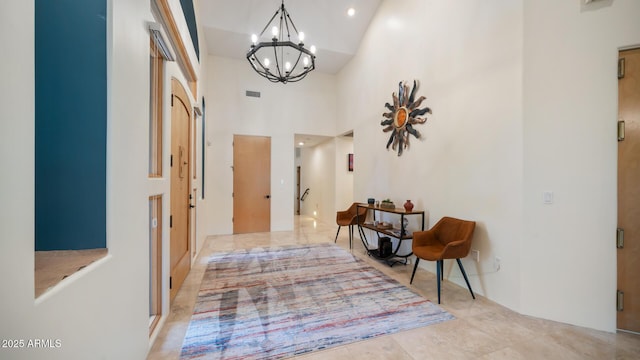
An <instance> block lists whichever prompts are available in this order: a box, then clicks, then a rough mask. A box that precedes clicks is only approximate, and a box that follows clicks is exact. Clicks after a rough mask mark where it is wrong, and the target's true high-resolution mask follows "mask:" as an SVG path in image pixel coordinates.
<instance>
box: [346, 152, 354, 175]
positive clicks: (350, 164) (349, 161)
mask: <svg viewBox="0 0 640 360" xmlns="http://www.w3.org/2000/svg"><path fill="white" fill-rule="evenodd" d="M347 169H348V170H349V171H353V154H349V155H347Z"/></svg>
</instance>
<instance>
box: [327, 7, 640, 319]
mask: <svg viewBox="0 0 640 360" xmlns="http://www.w3.org/2000/svg"><path fill="white" fill-rule="evenodd" d="M638 13H640V3H639V2H637V1H633V0H616V1H611V0H610V1H600V2H596V3H593V4H590V5H584V4H582V2H581V1H564V2H557V1H551V0H545V1H538V0H523V1H506V0H503V1H495V2H492V3H491V4H486V3H482V2H478V1H473V0H458V1H449V2H437V3H435V2H434V3H428V2H422V1H412V0H404V1H385V2H384V3H383V4H382V6H381V8H380V9H379V11H378V14H377V16H376V17H375V19H374V20H373V21H372V23H371V26H370V28H369V30H368V33H367V34H366V36H365V38H364V41H363V43H362V45H361V47H360V50H359V52H358V54H357V55H356V57H355V58H354V59H353V60H352V61H351V63H350V64H349V65H348V66H347V67H346V68H345V69H344V70H343V71H342V72H341V73H340V74H339V87H338V90H339V93H338V94H339V96H338V99H339V100H338V101H339V106H338V108H339V114H340V115H341V116H343V117H341V118H340V119H339V121H338V128H337V130H338V132H341V131H345V130H348V129H355V131H356V132H357V133H358V136H357V137H356V139H355V148H356V149H357V150H358V154H359V156H358V162H357V164H358V165H357V166H356V169H357V172H356V178H355V192H354V197H355V198H356V199H358V198H367V197H375V198H378V199H379V198H383V197H391V198H392V200H394V201H395V202H396V203H401V202H403V201H404V200H403V199H405V198H411V199H412V200H414V202H415V203H416V206H417V207H418V208H424V209H426V210H427V211H428V213H429V220H430V221H429V224H430V225H433V223H434V222H435V221H437V220H438V219H439V218H440V217H441V216H443V215H451V216H458V217H462V218H467V219H473V220H476V221H477V222H478V227H477V229H476V234H475V237H474V244H473V247H474V248H477V249H479V250H480V254H481V261H480V263H479V264H475V263H474V262H471V261H469V260H466V261H465V265H466V267H467V269H468V272H470V273H472V274H473V275H472V277H471V282H472V285H473V287H474V289H476V290H477V291H478V292H479V293H482V294H484V295H486V296H488V297H489V298H490V299H493V300H495V301H497V302H499V303H501V304H504V305H506V306H508V307H510V308H513V309H515V310H518V311H521V312H523V313H525V314H531V315H535V316H539V317H543V318H549V319H553V320H557V321H563V322H568V323H572V324H576V325H581V326H587V327H592V328H596V329H601V330H607V331H613V330H615V296H614V295H613V294H614V292H615V289H616V285H615V283H616V258H615V247H614V245H613V241H614V240H613V233H614V232H613V229H614V228H615V226H616V215H615V213H616V190H615V189H616V137H615V124H616V120H617V116H616V113H617V99H616V97H617V90H616V86H617V80H616V76H615V74H616V59H617V52H618V49H619V48H621V47H628V46H632V45H638V44H640V29H639V27H640V23H638V22H637V21H635V20H634V16H635V15H636V14H638ZM425 14H428V19H429V21H424V18H425ZM398 39H402V41H399V40H398ZM413 79H419V80H421V82H422V88H421V90H420V94H422V95H425V96H427V97H428V99H427V102H426V104H427V105H428V106H429V107H431V108H432V109H433V112H434V113H433V115H432V116H430V117H429V121H428V123H427V124H426V125H423V126H419V129H420V131H422V132H423V134H424V135H425V140H424V141H422V142H419V141H414V142H413V146H412V148H411V149H410V150H409V151H408V152H406V153H405V154H404V155H402V157H400V158H398V157H397V156H395V155H394V153H392V152H387V151H386V150H385V149H384V144H385V142H386V139H387V134H382V132H381V127H380V126H379V125H378V124H379V121H380V120H381V119H382V116H381V114H382V112H384V111H385V109H384V107H383V104H384V103H385V102H387V101H390V100H391V92H393V91H397V90H396V89H397V87H396V86H397V82H398V81H400V80H413ZM544 190H549V191H554V194H555V202H554V203H553V204H552V205H544V204H542V200H541V196H542V191H544ZM495 256H499V257H501V258H502V266H501V269H500V270H499V271H496V270H495V269H494V268H493V260H494V257H495ZM429 267H430V268H433V266H432V265H430V266H429ZM452 277H453V278H452V280H454V281H457V282H459V283H461V284H462V280H461V277H460V276H459V275H458V274H457V272H456V271H454V272H453V276H452Z"/></svg>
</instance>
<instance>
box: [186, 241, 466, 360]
mask: <svg viewBox="0 0 640 360" xmlns="http://www.w3.org/2000/svg"><path fill="white" fill-rule="evenodd" d="M453 318H454V317H453V315H451V314H449V313H448V312H446V311H444V310H443V309H441V308H440V307H438V306H437V305H435V304H432V303H431V302H430V301H429V300H427V299H425V298H423V297H421V296H419V295H417V294H415V293H414V292H412V291H411V290H409V289H407V288H406V287H404V286H403V285H401V284H400V283H398V282H397V281H395V280H393V279H391V278H390V277H388V276H386V275H385V274H383V273H382V272H380V271H379V270H376V269H375V268H373V267H371V266H370V265H368V264H366V263H364V262H363V261H362V260H360V259H357V258H355V257H354V256H353V255H351V254H350V253H348V252H347V251H345V250H343V249H342V248H340V247H339V246H336V245H334V244H318V245H307V246H291V247H281V248H270V249H252V250H238V251H234V252H231V253H222V254H214V255H212V257H211V259H210V262H209V265H208V267H207V270H206V272H205V275H204V278H203V281H202V285H201V288H200V292H199V294H198V300H197V302H196V305H195V309H194V314H193V316H192V318H191V322H190V323H189V328H188V330H187V334H186V336H185V339H184V343H183V345H182V353H181V357H180V358H181V359H198V358H206V359H280V358H285V357H290V356H294V355H299V354H304V353H308V352H311V351H314V350H320V349H327V348H330V347H334V346H338V345H344V344H348V343H352V342H355V341H359V340H364V339H369V338H372V337H375V336H379V335H385V334H392V333H396V332H398V331H403V330H408V329H413V328H417V327H422V326H427V325H431V324H436V323H440V322H443V321H446V320H450V319H453Z"/></svg>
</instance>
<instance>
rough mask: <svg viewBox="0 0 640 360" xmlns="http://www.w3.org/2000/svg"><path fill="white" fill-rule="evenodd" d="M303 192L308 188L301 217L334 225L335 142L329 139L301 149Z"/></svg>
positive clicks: (335, 189)
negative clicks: (305, 216)
mask: <svg viewBox="0 0 640 360" xmlns="http://www.w3.org/2000/svg"><path fill="white" fill-rule="evenodd" d="M301 158H302V159H301V166H302V176H301V178H302V184H303V190H302V191H304V189H306V188H309V195H307V197H306V199H305V200H304V201H303V202H302V209H301V211H300V213H301V214H302V215H308V216H313V217H315V218H316V219H318V220H320V221H322V222H324V223H327V224H335V221H336V213H335V211H336V210H335V200H334V197H335V196H334V195H335V194H336V191H337V188H336V183H335V182H334V181H333V179H335V178H336V177H337V174H336V166H335V164H336V161H335V160H336V141H335V139H330V140H327V141H325V142H322V143H320V144H318V145H316V146H314V147H311V148H303V149H302V154H301Z"/></svg>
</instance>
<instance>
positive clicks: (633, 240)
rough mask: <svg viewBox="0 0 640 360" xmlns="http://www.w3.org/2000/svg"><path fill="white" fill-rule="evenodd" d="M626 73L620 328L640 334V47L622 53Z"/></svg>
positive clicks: (621, 104) (621, 90)
mask: <svg viewBox="0 0 640 360" xmlns="http://www.w3.org/2000/svg"><path fill="white" fill-rule="evenodd" d="M623 58H624V66H623V68H624V76H623V77H622V78H621V79H620V80H619V81H618V118H619V119H620V120H622V121H624V128H625V131H624V140H620V141H619V142H618V228H619V230H618V231H619V232H621V231H622V232H623V233H624V235H623V236H624V245H623V246H622V247H620V245H621V244H619V245H618V247H619V248H618V319H617V320H618V325H617V326H618V329H621V330H627V331H633V332H639V333H640V49H635V50H628V51H622V52H620V59H623Z"/></svg>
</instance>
